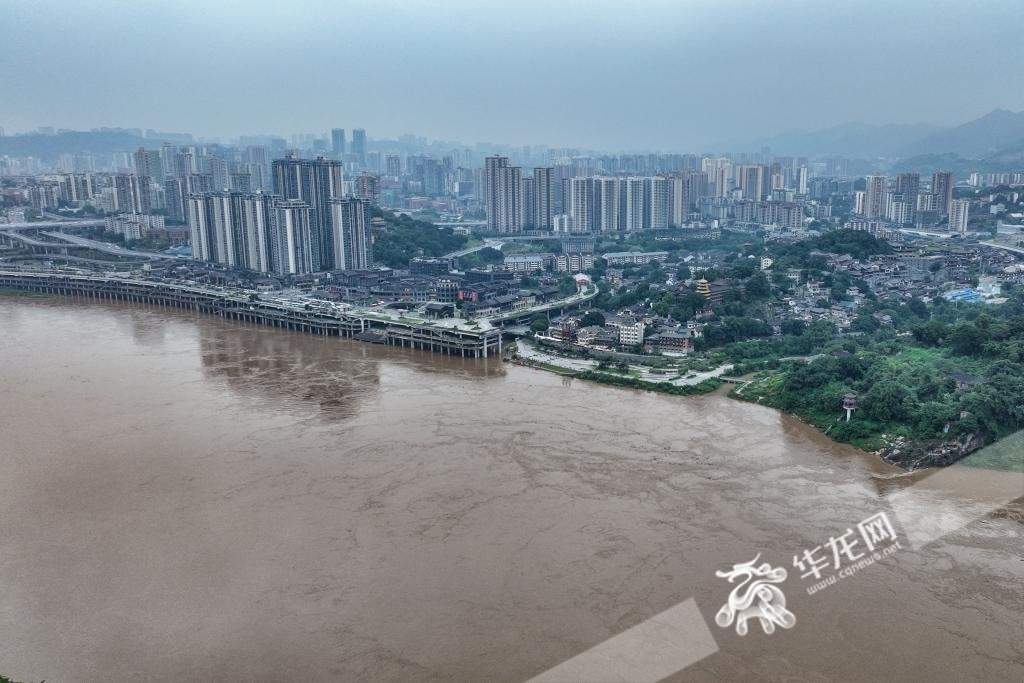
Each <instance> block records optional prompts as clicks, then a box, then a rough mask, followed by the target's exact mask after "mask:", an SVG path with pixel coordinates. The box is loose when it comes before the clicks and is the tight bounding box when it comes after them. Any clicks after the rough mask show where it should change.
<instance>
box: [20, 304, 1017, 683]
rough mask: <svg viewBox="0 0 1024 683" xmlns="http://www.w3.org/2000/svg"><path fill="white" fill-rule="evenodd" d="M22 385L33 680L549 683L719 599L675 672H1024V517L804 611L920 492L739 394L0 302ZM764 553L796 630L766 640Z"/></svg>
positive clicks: (220, 325) (870, 576) (892, 558)
mask: <svg viewBox="0 0 1024 683" xmlns="http://www.w3.org/2000/svg"><path fill="white" fill-rule="evenodd" d="M0 392H2V393H0V506H2V514H0V674H2V675H5V676H9V677H12V678H15V679H17V680H21V681H40V680H44V679H45V680H46V681H51V682H52V681H129V680H133V681H134V680H149V681H193V680H195V681H211V680H219V681H236V680H237V681H283V680H314V681H319V680H351V681H364V680H369V681H427V680H454V681H524V680H527V679H529V678H531V677H533V676H536V675H538V674H541V673H542V672H544V671H546V670H548V669H550V668H551V667H554V666H556V665H558V664H559V663H561V662H563V661H564V660H567V659H569V658H571V657H573V656H575V655H578V654H580V653H581V652H584V651H585V650H588V649H589V648H591V647H594V646H597V645H598V644H599V643H602V642H603V641H606V640H607V639H609V638H611V637H613V636H615V635H616V634H620V633H622V632H624V631H627V630H629V629H631V628H633V627H635V626H637V625H638V624H642V623H644V622H645V621H646V620H648V619H649V618H650V617H652V616H654V615H656V614H659V613H661V612H663V611H665V610H667V609H669V608H671V607H672V606H673V605H677V604H679V603H681V602H683V601H685V600H688V599H691V598H692V599H694V600H695V601H696V605H697V606H698V607H699V611H700V614H701V615H703V618H704V621H705V622H706V624H707V627H708V629H710V632H711V634H712V635H713V637H714V640H715V642H716V644H717V651H715V652H714V653H713V654H711V655H710V656H706V657H704V658H702V659H700V660H699V661H696V662H694V663H692V664H691V665H690V666H688V667H686V668H685V669H682V670H681V671H678V672H676V673H674V674H672V675H671V676H670V677H669V680H678V681H689V680H697V681H710V680H751V679H759V678H760V679H767V680H786V681H794V680H808V681H851V680H880V679H886V680H931V681H965V680H978V681H982V680H983V681H1020V680H1024V558H1022V552H1024V524H1022V522H1021V521H1020V516H1019V514H1013V513H1012V511H1011V512H1009V513H1008V512H1007V511H1005V510H1003V511H1001V512H993V513H991V514H987V515H984V516H982V517H981V518H980V519H978V520H977V521H975V522H973V523H972V524H970V525H969V526H967V527H965V528H963V529H960V530H958V531H956V532H954V533H952V534H949V535H946V536H944V537H942V538H940V539H939V540H936V541H934V542H932V543H929V544H928V545H925V546H923V547H920V548H913V547H910V546H909V545H907V544H905V543H904V544H903V545H902V548H901V549H898V550H897V551H896V552H893V553H891V554H889V555H887V556H886V557H884V558H883V559H880V560H879V561H877V562H875V563H873V564H871V565H870V566H866V567H864V568H862V569H860V570H859V571H857V572H856V573H855V574H853V575H850V576H847V577H846V578H844V579H843V580H841V581H839V582H838V583H836V584H835V585H831V586H827V587H825V588H823V589H822V590H819V591H818V592H815V593H814V594H808V591H807V590H806V588H807V587H808V586H809V585H811V583H813V581H811V580H810V579H803V578H801V576H800V571H799V570H798V569H797V568H796V567H795V566H794V563H793V556H794V555H797V554H799V553H802V552H803V551H804V550H805V549H811V548H815V547H816V546H819V545H822V544H824V543H825V542H826V541H827V540H828V539H830V538H831V537H835V536H838V535H841V534H842V533H843V532H844V531H845V530H846V529H848V528H854V529H856V525H857V523H858V522H860V521H861V520H864V519H866V518H868V517H870V516H871V515H874V514H875V513H878V512H880V511H885V510H886V509H887V507H886V502H885V497H886V495H888V494H889V493H890V492H891V491H892V490H893V489H894V488H899V487H905V486H910V485H911V484H913V483H914V481H915V480H916V478H917V476H920V475H915V476H910V477H903V476H898V475H899V473H898V471H897V470H895V469H894V468H892V467H890V466H888V465H886V464H884V463H882V462H880V461H878V460H877V459H875V458H874V457H872V456H870V455H867V454H863V453H860V452H858V451H855V450H853V449H851V448H847V447H843V446H839V445H836V444H834V443H832V442H831V441H829V440H828V439H827V438H825V437H824V436H822V435H821V434H819V433H818V432H816V431H814V430H812V429H810V428H808V427H805V426H804V425H802V424H801V423H800V422H798V421H796V420H794V419H791V418H789V417H786V416H784V415H781V414H779V413H778V412H775V411H773V410H770V409H767V408H763V407H760V406H756V405H751V404H747V403H741V402H738V401H734V400H731V399H729V398H727V397H725V396H720V395H715V396H706V397H696V398H682V397H672V396H663V395H657V394H650V393H641V392H634V391H630V390H624V389H617V388H611V387H605V386H598V385H594V384H588V383H585V382H582V381H579V380H569V379H563V378H561V377H558V376H555V375H552V374H547V373H544V372H541V371H537V370H531V369H526V368H521V367H518V366H514V365H509V364H502V363H501V362H498V361H496V360H494V359H489V360H470V359H453V358H447V357H444V356H437V355H432V354H429V353H426V352H420V351H413V350H407V349H392V348H386V347H381V346H373V345H367V344H362V343H359V342H350V341H345V340H340V339H334V338H320V337H314V336H309V335H303V334H301V333H295V332H287V331H281V330H274V329H269V328H262V327H256V326H244V325H241V324H236V323H228V322H224V321H221V320H218V319H215V318H210V317H204V316H199V315H193V314H190V313H185V312H180V311H168V310H162V309H155V308H146V307H130V306H122V305H106V304H99V303H95V302H91V301H87V300H72V299H39V298H28V297H17V296H2V295H0ZM1022 493H1024V492H1022ZM958 504H959V503H957V502H954V501H950V502H949V503H948V505H950V506H956V505H958ZM895 526H896V529H895V531H896V532H897V534H898V533H899V532H900V531H901V529H900V528H899V525H898V524H896V525H895ZM826 552H827V550H826ZM758 553H760V554H761V557H760V559H761V560H763V561H766V562H769V563H770V564H771V565H773V566H781V567H785V568H786V569H787V570H788V573H789V576H788V578H787V579H786V580H785V582H783V583H781V584H779V588H781V589H782V591H784V593H785V596H786V598H787V607H788V609H789V610H791V611H792V613H793V615H795V619H796V623H795V625H793V626H792V627H791V628H788V629H781V628H780V629H778V630H776V632H775V633H773V634H771V635H768V634H765V633H764V632H763V631H762V629H761V628H760V626H758V625H757V624H756V623H755V622H751V629H750V632H749V633H748V634H747V635H745V636H740V635H738V634H737V633H736V631H735V628H734V627H728V628H723V627H720V626H718V625H716V624H715V615H716V613H717V612H718V610H719V608H720V607H722V605H723V604H725V602H726V600H727V597H728V595H729V591H730V589H731V586H730V584H729V583H728V582H727V581H726V580H724V579H722V578H719V577H716V575H715V572H716V570H723V569H728V568H729V567H732V565H734V564H737V563H742V562H746V561H749V560H751V559H753V558H754V556H755V555H757V554H758ZM828 555H829V559H830V560H831V559H833V558H832V556H831V553H828ZM843 559H844V560H845V559H846V558H843ZM669 646H670V647H671V646H672V644H671V643H670V644H669ZM678 646H679V648H686V647H689V645H688V644H687V643H684V642H680V643H679V644H678ZM637 676H638V677H639V676H640V674H639V673H638V674H637ZM630 678H632V677H631V676H625V677H623V678H622V680H629V679H630Z"/></svg>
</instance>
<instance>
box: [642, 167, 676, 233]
mask: <svg viewBox="0 0 1024 683" xmlns="http://www.w3.org/2000/svg"><path fill="white" fill-rule="evenodd" d="M644 190H645V192H644V200H645V202H646V203H647V220H645V221H644V227H647V228H653V229H659V228H667V227H668V226H669V223H670V221H671V219H672V181H671V179H669V178H663V177H661V176H655V177H654V178H648V179H647V180H646V181H645V183H644Z"/></svg>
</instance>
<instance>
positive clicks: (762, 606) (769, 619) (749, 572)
mask: <svg viewBox="0 0 1024 683" xmlns="http://www.w3.org/2000/svg"><path fill="white" fill-rule="evenodd" d="M760 557H761V554H760V553H758V554H757V556H756V557H755V558H754V559H752V560H751V561H750V562H744V563H743V564H734V565H733V566H732V569H730V570H728V571H716V572H715V576H718V577H720V578H723V579H728V580H729V583H735V582H736V581H737V580H738V581H739V584H738V585H737V586H736V587H735V588H733V589H732V592H730V593H729V601H728V602H727V603H726V604H724V605H723V606H722V609H720V610H718V614H716V615H715V623H716V624H718V625H719V626H721V627H722V628H726V627H728V626H731V625H732V624H733V622H735V623H736V633H738V634H740V635H741V636H745V635H747V621H748V620H750V619H755V618H756V619H757V620H759V621H760V622H761V628H762V629H764V632H765V633H767V634H772V633H775V626H776V625H778V626H781V627H782V628H793V626H794V625H795V624H796V616H794V615H793V613H792V612H790V611H789V610H788V609H786V596H785V595H783V594H782V591H781V590H779V588H778V586H775V585H773V584H776V583H782V582H783V581H785V580H786V570H785V569H784V568H782V567H772V566H771V565H770V564H768V563H767V562H762V563H761V564H760V565H757V560H758V558H760ZM755 603H756V604H755Z"/></svg>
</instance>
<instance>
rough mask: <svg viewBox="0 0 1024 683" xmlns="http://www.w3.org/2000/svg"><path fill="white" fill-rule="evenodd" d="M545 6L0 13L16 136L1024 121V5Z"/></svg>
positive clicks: (704, 134)
mask: <svg viewBox="0 0 1024 683" xmlns="http://www.w3.org/2000/svg"><path fill="white" fill-rule="evenodd" d="M541 7H542V6H540V5H537V4H531V3H525V4H524V3H519V4H517V5H515V6H514V7H508V8H504V9H493V8H485V9H481V8H479V7H475V8H474V7H469V6H467V5H464V4H461V3H444V4H441V3H420V4H417V5H415V6H412V7H400V6H399V5H398V4H397V3H390V4H389V3H375V4H374V5H373V7H372V8H370V7H362V6H360V5H349V4H345V5H341V6H337V5H334V4H327V3H306V4H305V5H303V6H302V7H301V8H300V10H301V11H295V8H294V6H292V5H289V6H288V7H287V8H277V7H276V6H274V5H272V4H269V3H262V2H255V3H248V4H246V5H245V6H244V7H239V6H231V7H209V6H206V5H202V6H200V5H199V4H197V3H177V4H175V5H174V6H173V7H171V6H168V5H157V6H152V5H148V6H146V7H140V6H132V5H124V4H119V3H117V4H115V3H110V2H100V3H94V4H90V5H88V6H73V5H72V6H64V5H63V4H61V3H52V2H25V1H24V0H15V1H14V2H13V3H7V5H6V6H5V8H4V9H3V10H0V18H3V21H0V42H2V43H3V44H4V45H5V46H6V52H7V55H6V59H5V62H6V64H5V66H4V67H3V69H2V70H0V80H2V81H3V83H4V88H5V90H6V91H9V92H17V93H19V97H18V98H16V100H15V101H14V102H13V103H10V102H9V105H11V104H13V106H9V107H7V111H5V112H4V116H5V120H4V121H2V122H0V126H3V127H5V128H6V130H7V131H8V132H19V131H24V130H29V129H32V128H35V127H36V126H38V125H53V126H56V127H67V128H76V129H88V128H92V127H98V126H143V127H153V128H156V129H162V130H180V129H187V130H191V131H192V132H195V133H196V134H198V135H203V136H217V137H230V136H234V135H238V134H245V133H259V132H268V131H275V132H280V133H281V134H286V135H287V134H290V133H297V132H303V131H310V130H328V129H329V128H331V127H333V126H335V125H337V122H338V121H339V120H340V121H352V122H357V123H360V122H361V123H362V124H363V125H365V126H366V127H367V128H368V129H372V130H374V131H378V134H380V135H383V136H389V137H394V136H397V135H400V134H402V133H404V132H408V131H410V130H412V131H414V132H417V133H419V134H426V135H429V136H431V137H435V138H438V139H458V140H464V141H466V142H475V141H489V140H493V141H495V142H500V143H508V144H549V145H553V146H578V147H588V148H600V149H609V150H616V149H638V150H639V149H697V148H699V147H701V146H710V147H715V146H717V145H719V144H724V143H728V142H735V143H740V142H744V141H748V140H751V139H757V138H760V137H764V136H771V135H775V134H779V133H782V132H784V131H788V130H793V129H804V130H815V129H822V128H828V127H831V126H835V125H840V124H844V123H847V122H864V123H867V124H889V123H893V124H914V123H926V124H931V125H953V124H957V123H961V122H963V121H966V120H969V119H972V118H975V117H977V116H980V115H983V114H984V113H986V112H987V111H989V110H991V109H993V108H1005V109H1010V110H1020V109H1024V95H1022V94H1021V93H1020V92H1019V91H1015V90H1014V89H1013V88H1008V87H1007V84H1006V82H1005V78H1004V76H1003V74H1004V73H1005V70H1006V69H1010V68H1012V67H1013V65H1016V64H1019V63H1021V61H1024V48H1022V47H1021V44H1020V41H1019V40H1016V39H1015V38H1016V36H1015V32H1016V27H1017V26H1018V25H1019V22H1018V21H1015V19H1016V8H1015V6H1014V4H1013V3H1010V2H996V3H985V4H984V5H962V4H954V3H948V2H930V3H922V2H908V3H901V4H900V5H899V6H889V5H884V6H883V5H882V4H878V3H874V4H871V5H869V6H863V5H857V6H856V7H852V6H851V7H845V8H844V7H832V6H815V5H811V4H808V3H802V2H801V3H792V2H790V3H781V4H779V3H776V4H773V5H772V6H765V7H758V6H747V5H743V6H742V7H737V6H736V5H735V4H734V3H706V2H695V3H686V4H685V5H683V6H679V3H660V2H659V3H650V4H647V5H646V6H645V8H644V11H643V12H637V11H633V10H627V9H626V8H623V7H621V6H618V5H614V4H607V3H599V4H598V5H597V6H593V5H587V6H586V9H585V10H584V9H583V8H582V7H580V6H571V5H569V6H543V9H541ZM511 27H515V29H516V30H515V31H513V30H511ZM766 28H768V29H770V30H765V29H766ZM968 49H969V50H970V52H971V56H972V58H971V59H970V60H965V59H962V52H963V51H964V50H968ZM99 51H102V54H103V56H104V57H103V62H104V66H103V68H99V67H100V65H98V64H97V63H96V62H95V61H94V60H92V59H90V58H89V55H95V54H97V53H98V52H99ZM110 65H116V67H112V66H110ZM173 65H178V66H179V68H174V67H173ZM895 65H899V68H898V69H897V68H895ZM954 82H955V83H956V84H957V91H956V96H955V97H953V96H951V93H950V92H949V91H948V87H949V83H954ZM40 83H46V84H47V86H46V87H38V86H39V84H40ZM183 86H187V87H184V88H183ZM276 89H277V94H274V91H275V90H276ZM183 92H187V93H188V96H187V97H182V96H181V93H183ZM286 92H291V93H295V94H296V95H297V96H296V97H294V98H293V97H287V96H281V95H282V94H283V93H286ZM865 92H870V93H871V96H870V97H865V96H864V93H865ZM300 93H301V97H298V95H299V94H300ZM300 101H301V102H302V106H296V103H297V102H300ZM197 102H201V103H202V106H198V107H197V106H196V103H197ZM257 104H258V106H257ZM705 148H706V147H705Z"/></svg>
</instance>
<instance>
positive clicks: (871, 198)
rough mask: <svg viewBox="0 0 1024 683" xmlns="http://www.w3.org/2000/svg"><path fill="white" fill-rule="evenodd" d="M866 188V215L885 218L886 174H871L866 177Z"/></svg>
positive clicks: (866, 216)
mask: <svg viewBox="0 0 1024 683" xmlns="http://www.w3.org/2000/svg"><path fill="white" fill-rule="evenodd" d="M865 183H866V185H865V188H864V217H865V218H885V209H886V201H885V190H886V187H885V186H886V177H885V176H884V175H877V174H876V175H869V176H868V177H867V178H865Z"/></svg>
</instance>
